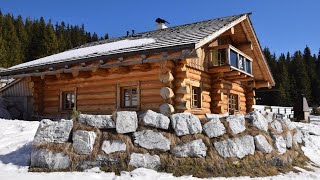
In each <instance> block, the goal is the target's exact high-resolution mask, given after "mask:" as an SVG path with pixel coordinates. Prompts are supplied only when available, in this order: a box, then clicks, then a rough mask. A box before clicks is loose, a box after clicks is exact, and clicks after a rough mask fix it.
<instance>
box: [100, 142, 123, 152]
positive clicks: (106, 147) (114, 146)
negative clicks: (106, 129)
mask: <svg viewBox="0 0 320 180" xmlns="http://www.w3.org/2000/svg"><path fill="white" fill-rule="evenodd" d="M101 149H102V151H104V152H105V153H106V154H111V153H114V152H121V151H126V149H127V145H126V144H125V143H124V142H122V141H118V140H112V141H111V140H107V141H103V143H102V147H101Z"/></svg>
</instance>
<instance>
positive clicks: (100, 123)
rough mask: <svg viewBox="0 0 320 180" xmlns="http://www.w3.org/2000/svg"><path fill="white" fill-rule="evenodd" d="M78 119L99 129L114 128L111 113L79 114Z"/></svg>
mask: <svg viewBox="0 0 320 180" xmlns="http://www.w3.org/2000/svg"><path fill="white" fill-rule="evenodd" d="M78 121H79V123H81V124H84V125H88V126H92V127H96V128H99V129H111V128H116V125H115V123H114V121H113V120H112V115H89V114H80V115H79V117H78Z"/></svg>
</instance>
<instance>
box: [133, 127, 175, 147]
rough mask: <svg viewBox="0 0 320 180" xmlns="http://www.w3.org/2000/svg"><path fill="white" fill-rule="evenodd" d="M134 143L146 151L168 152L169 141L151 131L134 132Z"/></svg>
mask: <svg viewBox="0 0 320 180" xmlns="http://www.w3.org/2000/svg"><path fill="white" fill-rule="evenodd" d="M133 136H134V143H135V144H138V145H139V146H141V147H143V148H146V149H158V150H161V151H168V150H170V144H171V142H170V140H169V139H167V138H166V137H164V136H163V135H162V134H161V133H159V132H153V131H151V130H143V131H139V132H135V133H134V134H133Z"/></svg>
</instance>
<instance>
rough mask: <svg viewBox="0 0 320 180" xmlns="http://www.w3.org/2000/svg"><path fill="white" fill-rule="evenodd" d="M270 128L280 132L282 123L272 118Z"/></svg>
mask: <svg viewBox="0 0 320 180" xmlns="http://www.w3.org/2000/svg"><path fill="white" fill-rule="evenodd" d="M270 126H271V128H272V129H273V130H274V132H276V133H277V134H281V133H282V132H283V130H282V125H281V123H280V122H279V121H278V120H274V121H272V122H271V123H270Z"/></svg>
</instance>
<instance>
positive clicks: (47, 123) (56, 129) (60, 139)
mask: <svg viewBox="0 0 320 180" xmlns="http://www.w3.org/2000/svg"><path fill="white" fill-rule="evenodd" d="M72 127H73V121H72V120H64V119H62V120H60V121H51V120H49V119H43V120H42V121H41V122H40V124H39V127H38V130H37V132H36V135H35V137H34V139H33V144H34V145H41V144H47V143H65V142H67V141H68V140H69V136H70V132H71V130H72Z"/></svg>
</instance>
